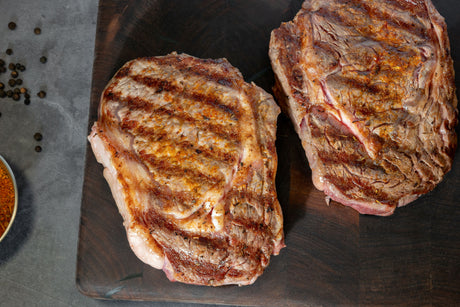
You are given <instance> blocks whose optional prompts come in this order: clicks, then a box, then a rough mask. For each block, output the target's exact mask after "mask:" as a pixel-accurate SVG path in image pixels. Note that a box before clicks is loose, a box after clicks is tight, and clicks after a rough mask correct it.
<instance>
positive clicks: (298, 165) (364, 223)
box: [76, 0, 460, 306]
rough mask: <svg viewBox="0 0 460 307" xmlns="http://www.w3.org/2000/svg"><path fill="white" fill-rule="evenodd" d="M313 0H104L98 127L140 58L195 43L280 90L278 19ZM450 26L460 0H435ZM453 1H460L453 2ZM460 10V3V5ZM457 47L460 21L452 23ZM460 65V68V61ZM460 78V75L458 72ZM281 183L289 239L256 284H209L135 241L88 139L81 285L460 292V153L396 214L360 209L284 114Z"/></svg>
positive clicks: (198, 297) (317, 294)
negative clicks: (272, 59)
mask: <svg viewBox="0 0 460 307" xmlns="http://www.w3.org/2000/svg"><path fill="white" fill-rule="evenodd" d="M301 2H302V1H288V0H284V1H281V0H265V1H262V0H240V1H231V0H227V1H224V0H222V1H210V0H183V1H178V0H175V1H170V0H156V1H141V0H137V1H136V0H133V1H122V0H112V1H108V0H101V2H100V4H99V18H98V24H97V35H96V49H95V60H94V71H93V83H92V92H91V106H90V114H89V126H91V125H92V123H93V122H94V121H95V120H96V118H97V106H98V103H99V96H100V94H101V92H102V90H103V88H104V86H105V84H106V83H107V82H108V80H109V79H110V78H111V77H112V75H113V74H114V73H115V72H116V71H117V70H118V69H119V68H120V67H121V66H122V65H123V64H124V63H125V62H126V61H128V60H131V59H133V58H136V57H142V56H154V55H164V54H167V53H170V52H171V51H178V52H186V53H188V54H191V55H194V56H197V57H202V58H219V57H226V58H227V59H228V60H229V61H230V62H231V63H232V64H233V65H234V66H236V67H238V68H239V69H240V70H241V72H242V73H243V75H244V77H245V79H246V80H247V81H254V82H255V83H257V84H258V85H259V86H261V87H263V88H264V89H265V90H267V91H269V92H271V87H272V85H273V83H274V79H273V73H272V70H271V68H270V64H269V59H268V55H267V52H268V42H269V37H270V32H271V30H272V29H274V28H276V27H278V26H279V25H280V23H281V22H282V21H288V20H290V19H291V18H292V17H293V16H294V15H295V13H296V12H297V11H298V10H299V9H300V6H301ZM434 3H435V5H436V6H437V7H438V8H443V9H444V10H441V13H443V14H446V13H447V14H450V16H447V17H449V18H450V19H447V23H448V24H449V25H451V24H452V25H458V24H459V21H460V16H458V14H456V13H455V10H453V12H452V10H449V5H453V1H448V0H446V1H441V0H438V1H434ZM449 3H450V4H449ZM457 11H458V7H457ZM449 34H450V37H451V44H452V50H453V55H454V58H455V57H457V58H460V50H459V49H460V35H459V34H460V29H459V28H458V27H457V28H449ZM456 68H457V69H456V70H457V71H459V69H458V68H459V66H458V64H457V66H456ZM457 84H458V83H457ZM277 148H278V156H279V167H278V175H277V190H278V194H279V200H280V203H281V206H282V208H283V214H284V218H285V234H286V244H287V247H286V248H285V249H283V250H282V251H281V254H280V255H279V256H276V257H273V258H272V261H271V263H270V265H269V267H268V269H267V270H266V271H265V273H264V274H263V275H262V276H261V277H260V278H259V279H258V280H257V281H256V283H255V284H254V285H252V286H247V287H237V286H226V287H220V288H211V287H201V286H192V285H185V284H180V283H172V282H169V281H168V280H167V279H166V277H165V276H164V273H163V272H162V271H158V270H155V269H153V268H150V267H149V266H147V265H145V264H143V263H142V262H141V261H140V260H138V259H137V258H136V256H135V255H134V254H133V252H132V251H131V249H130V248H129V245H128V242H127V239H126V234H125V230H124V228H123V226H122V219H121V217H120V215H119V213H118V210H117V208H116V205H115V202H114V200H113V198H112V196H111V193H110V190H109V188H108V185H107V184H106V182H105V180H104V178H103V177H102V167H101V165H99V164H98V163H97V162H96V160H95V158H94V156H93V154H92V152H91V149H90V147H89V146H88V149H87V153H86V165H85V176H84V185H83V198H82V205H81V225H80V236H79V246H78V260H77V262H78V263H77V276H76V278H77V286H78V288H79V290H80V291H81V292H82V293H83V294H85V295H88V296H91V297H95V298H101V299H126V300H155V301H175V302H199V303H214V304H234V305H259V306H297V305H307V304H309V305H336V304H345V305H358V304H360V305H376V304H385V305H414V306H420V305H438V306H446V305H453V304H455V303H460V156H459V153H458V152H457V156H456V159H455V162H454V166H453V169H452V171H451V172H450V173H449V174H448V175H447V176H446V178H445V180H444V181H443V182H442V183H441V184H440V185H439V186H438V187H437V188H436V189H435V190H434V191H433V192H431V193H429V194H428V195H425V196H423V197H421V198H420V199H418V200H417V201H415V202H414V203H413V204H411V205H409V206H407V207H404V208H401V209H398V210H397V211H396V213H395V214H394V215H393V216H390V217H385V218H382V217H373V216H363V215H359V214H358V213H357V212H355V211H354V210H352V209H350V208H346V207H344V206H341V205H339V204H337V203H334V202H332V203H331V204H330V205H329V206H327V205H326V202H325V197H324V194H323V193H322V192H319V191H318V190H316V189H315V188H314V187H313V185H312V181H311V171H310V168H309V166H308V164H307V161H306V158H305V156H304V152H303V149H302V147H301V145H300V142H299V139H298V138H297V136H296V134H295V132H294V130H293V128H292V126H291V124H290V122H289V120H288V119H287V118H286V117H285V116H284V115H281V116H280V118H279V123H278V139H277Z"/></svg>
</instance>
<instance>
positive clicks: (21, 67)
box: [18, 65, 26, 71]
mask: <svg viewBox="0 0 460 307" xmlns="http://www.w3.org/2000/svg"><path fill="white" fill-rule="evenodd" d="M18 70H19V71H24V70H26V67H25V66H24V65H20V66H19V68H18Z"/></svg>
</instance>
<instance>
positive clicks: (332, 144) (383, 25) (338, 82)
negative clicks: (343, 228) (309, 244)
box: [269, 0, 458, 215]
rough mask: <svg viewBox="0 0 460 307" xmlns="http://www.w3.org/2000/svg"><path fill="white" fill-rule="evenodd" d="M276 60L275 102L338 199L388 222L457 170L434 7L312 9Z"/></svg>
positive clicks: (290, 26)
mask: <svg viewBox="0 0 460 307" xmlns="http://www.w3.org/2000/svg"><path fill="white" fill-rule="evenodd" d="M269 53H270V59H271V62H272V66H273V70H274V72H275V75H276V84H275V87H274V93H275V96H276V97H277V98H278V100H279V101H281V102H282V103H281V105H282V107H283V106H284V107H283V110H285V111H286V112H287V113H288V114H289V115H290V116H291V118H292V121H293V123H294V126H295V128H296V131H297V132H298V134H299V136H300V138H301V139H302V144H303V146H304V149H305V151H306V154H307V157H308V160H309V163H310V166H311V168H312V174H313V182H314V184H315V186H316V187H317V188H318V189H320V190H324V191H325V193H326V194H327V195H329V196H330V197H331V198H332V199H335V200H337V201H339V202H341V203H343V204H345V205H349V206H351V207H353V208H355V209H357V210H358V211H359V212H361V213H364V214H366V213H367V214H377V215H388V214H391V213H393V211H394V208H395V207H397V206H402V205H405V204H407V203H408V202H410V201H413V200H414V199H416V198H417V197H418V196H420V195H422V194H424V193H427V192H429V191H431V190H432V189H433V188H434V187H435V186H436V185H437V184H438V183H439V182H440V181H441V180H442V178H443V176H444V175H445V174H446V173H447V172H448V171H449V170H450V168H451V165H452V159H453V156H454V153H455V149H456V145H457V136H456V133H455V127H456V125H457V113H458V111H457V97H456V95H455V84H454V71H453V63H452V59H451V57H450V47H449V40H448V37H447V27H446V24H445V22H444V20H443V18H442V17H441V16H440V15H439V13H438V12H437V11H436V9H435V7H434V6H433V4H432V3H431V1H429V0H416V1H404V0H386V1H382V2H379V3H378V4H377V3H376V2H375V1H368V0H351V1H349V0H329V1H317V0H307V1H305V2H304V3H303V5H302V9H301V10H300V11H299V12H298V14H297V15H296V17H295V18H294V20H293V21H291V22H288V23H283V24H282V25H281V27H280V28H278V29H275V30H274V31H273V32H272V37H271V41H270V52H269Z"/></svg>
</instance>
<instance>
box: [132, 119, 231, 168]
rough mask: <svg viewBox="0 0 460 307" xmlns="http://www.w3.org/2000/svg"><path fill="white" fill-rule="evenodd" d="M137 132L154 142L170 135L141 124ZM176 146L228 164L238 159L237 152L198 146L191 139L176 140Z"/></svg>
mask: <svg viewBox="0 0 460 307" xmlns="http://www.w3.org/2000/svg"><path fill="white" fill-rule="evenodd" d="M135 134H136V135H138V136H140V137H142V138H148V139H149V140H151V141H153V142H160V141H162V140H163V139H165V138H168V135H169V134H168V133H167V132H165V131H158V130H156V129H153V128H145V127H143V126H139V127H138V128H137V129H136V131H135ZM174 146H176V147H179V148H180V149H182V150H184V151H194V152H195V153H196V154H197V155H201V156H203V157H205V158H207V159H210V160H214V161H217V162H220V163H225V164H227V165H232V164H234V163H235V162H236V161H237V159H238V157H237V155H236V154H235V153H232V152H227V151H224V150H221V149H219V148H218V147H204V146H198V145H196V144H194V143H192V142H189V141H180V142H175V143H174Z"/></svg>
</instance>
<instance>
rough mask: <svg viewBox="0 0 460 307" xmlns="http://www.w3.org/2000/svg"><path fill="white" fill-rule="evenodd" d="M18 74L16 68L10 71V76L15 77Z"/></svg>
mask: <svg viewBox="0 0 460 307" xmlns="http://www.w3.org/2000/svg"><path fill="white" fill-rule="evenodd" d="M18 76H19V74H18V72H17V71H16V70H13V71H12V72H11V77H13V78H17V77H18Z"/></svg>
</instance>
